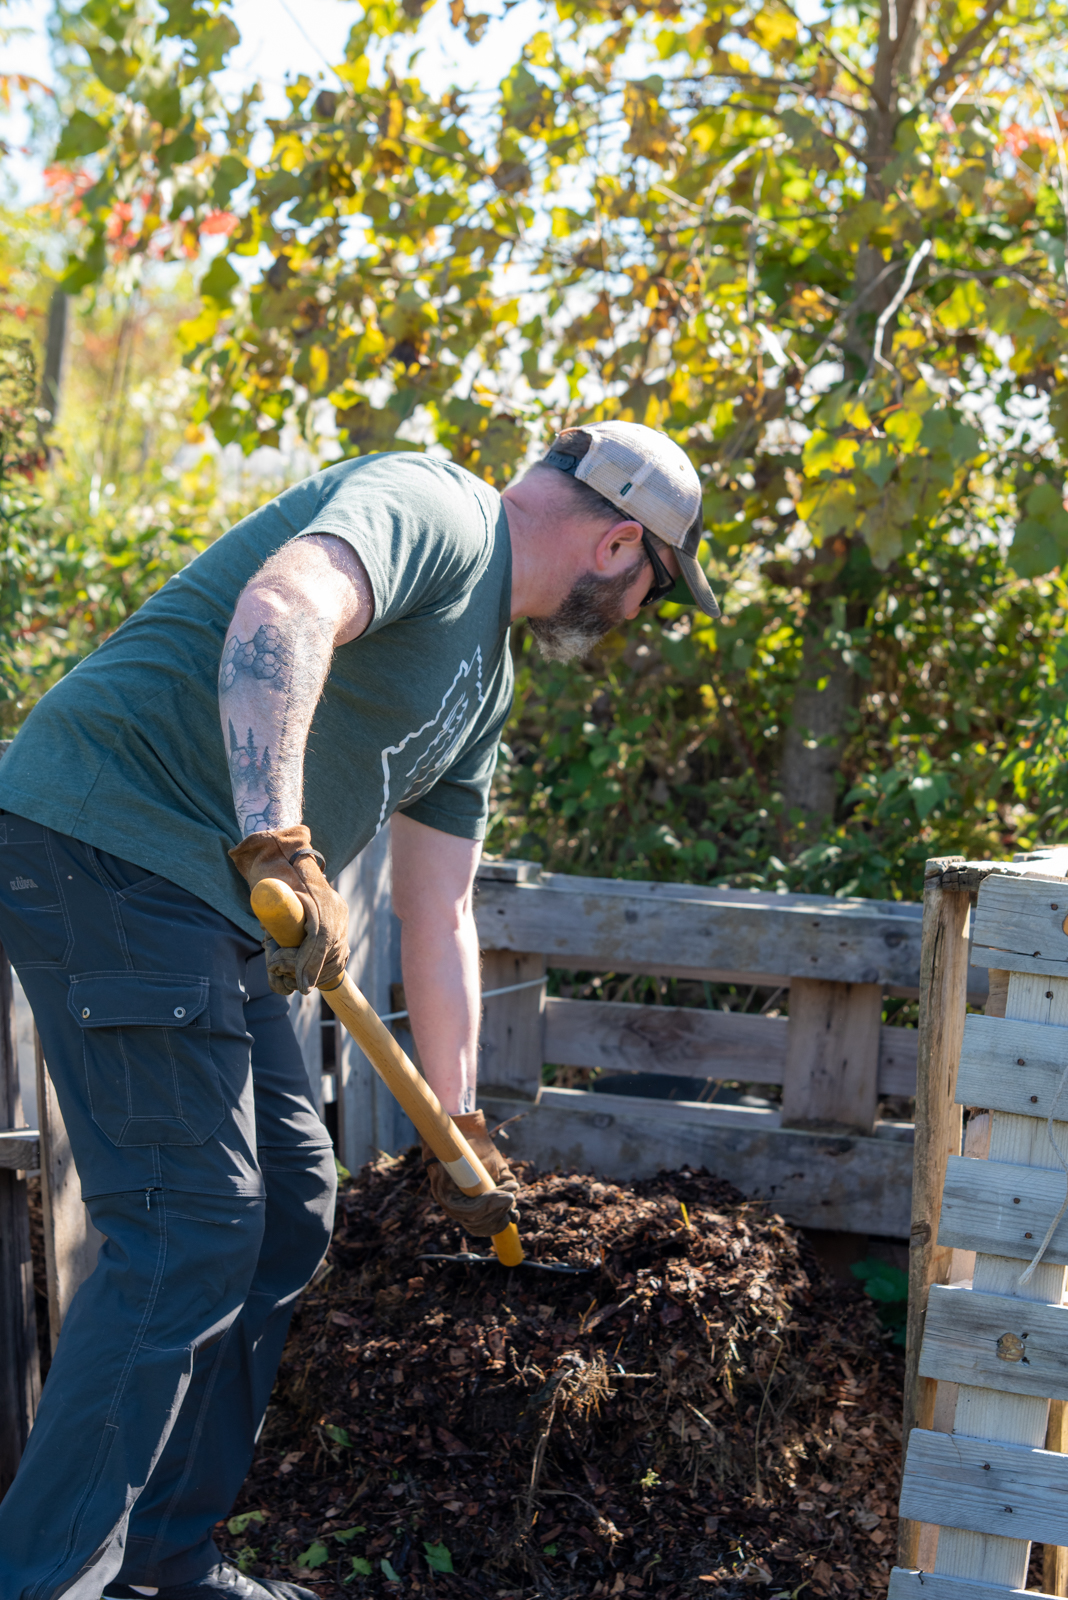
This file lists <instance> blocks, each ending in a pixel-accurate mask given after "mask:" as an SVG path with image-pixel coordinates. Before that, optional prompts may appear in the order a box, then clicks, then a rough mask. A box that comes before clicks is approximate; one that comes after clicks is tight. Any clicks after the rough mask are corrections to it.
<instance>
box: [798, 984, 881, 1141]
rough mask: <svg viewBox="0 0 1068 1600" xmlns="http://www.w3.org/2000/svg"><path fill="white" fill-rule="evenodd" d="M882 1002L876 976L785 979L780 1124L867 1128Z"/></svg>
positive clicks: (873, 1105)
mask: <svg viewBox="0 0 1068 1600" xmlns="http://www.w3.org/2000/svg"><path fill="white" fill-rule="evenodd" d="M882 1010H883V991H882V985H881V984H878V983H828V982H825V981H824V980H822V979H819V978H794V979H793V980H792V981H791V984H790V1030H789V1035H788V1039H787V1046H786V1061H785V1064H784V1067H783V1079H782V1120H783V1126H784V1127H793V1128H833V1129H848V1130H849V1131H850V1132H856V1133H870V1132H871V1130H872V1127H873V1125H874V1122H875V1112H876V1109H877V1106H878V1100H879V1093H878V1075H879V1029H880V1027H881V1024H882Z"/></svg>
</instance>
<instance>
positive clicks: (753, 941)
mask: <svg viewBox="0 0 1068 1600" xmlns="http://www.w3.org/2000/svg"><path fill="white" fill-rule="evenodd" d="M701 895H702V897H701V898H700V899H698V898H696V897H686V898H681V897H676V898H671V897H669V895H668V894H666V893H665V894H662V895H656V894H652V893H650V892H649V890H648V888H647V886H644V885H641V884H627V883H623V882H616V883H614V884H611V886H609V884H608V882H607V881H605V880H601V879H596V878H588V879H578V878H564V879H562V880H558V879H556V878H551V877H550V878H543V879H541V880H539V881H538V882H536V883H517V884H508V883H500V882H496V881H492V880H491V881H488V882H487V881H480V885H479V894H478V898H477V900H476V903H475V916H476V920H477V923H478V934H479V943H480V945H481V946H482V947H483V949H487V950H538V951H542V952H543V953H544V954H545V957H546V960H547V962H548V963H549V965H551V966H572V967H578V966H580V965H581V966H586V965H590V966H592V967H593V968H594V969H595V970H596V969H605V968H616V969H617V970H618V969H620V968H621V967H622V965H623V964H624V963H626V964H628V965H629V967H630V970H639V971H645V972H650V973H656V972H662V971H664V970H665V966H664V964H665V962H667V963H668V964H669V965H670V967H671V969H672V970H673V971H676V972H686V973H688V974H693V975H695V976H701V975H703V974H706V973H709V972H717V973H719V972H725V973H739V972H745V973H751V974H754V975H757V981H759V982H762V983H773V982H777V981H779V980H780V979H782V978H783V977H784V976H785V977H789V976H794V977H806V978H825V979H828V980H830V981H833V982H838V983H881V984H882V985H883V986H884V987H885V986H887V985H905V986H911V987H915V986H916V985H917V984H918V982H919V970H920V917H921V911H920V907H919V906H914V905H908V904H906V903H904V902H886V903H881V902H869V901H857V902H848V901H841V900H839V901H836V900H832V899H824V898H822V897H820V896H818V895H813V896H805V897H801V896H796V897H790V896H772V897H770V903H769V901H768V900H765V901H764V902H763V903H755V902H754V899H753V898H752V897H750V896H747V895H746V894H745V893H744V892H738V891H719V892H718V893H715V892H713V891H701ZM802 898H803V899H804V900H805V902H806V903H805V904H804V905H803V906H802V905H798V904H797V903H796V901H797V900H799V899H802ZM791 899H792V900H793V902H794V903H791V904H786V903H784V902H786V901H788V900H791Z"/></svg>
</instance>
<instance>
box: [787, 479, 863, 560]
mask: <svg viewBox="0 0 1068 1600" xmlns="http://www.w3.org/2000/svg"><path fill="white" fill-rule="evenodd" d="M856 499H857V492H856V489H855V487H854V485H853V484H852V483H850V482H849V481H848V480H847V479H844V478H825V479H822V480H821V481H820V482H819V483H814V484H811V485H809V486H808V492H807V493H806V494H805V496H804V498H803V499H802V500H801V502H800V503H799V505H798V507H797V512H798V515H799V516H800V517H801V518H802V520H803V521H804V522H805V523H807V525H808V529H809V532H810V533H811V534H812V537H813V539H814V540H815V541H816V543H817V544H823V543H824V542H825V541H826V540H827V539H833V537H834V535H835V534H836V533H841V532H842V530H843V529H846V528H848V529H849V530H850V531H851V530H852V526H853V523H854V522H855V520H856Z"/></svg>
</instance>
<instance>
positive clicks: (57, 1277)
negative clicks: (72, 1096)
mask: <svg viewBox="0 0 1068 1600" xmlns="http://www.w3.org/2000/svg"><path fill="white" fill-rule="evenodd" d="M34 1046H35V1050H36V1055H37V1116H38V1119H39V1121H40V1124H41V1209H42V1212H43V1214H44V1236H45V1272H46V1276H47V1279H48V1332H49V1338H50V1340H51V1344H52V1349H53V1350H54V1349H55V1348H56V1345H57V1344H58V1342H59V1334H60V1329H61V1328H62V1326H63V1319H64V1317H65V1316H66V1315H67V1311H68V1309H69V1307H70V1303H71V1301H72V1300H73V1299H74V1296H75V1294H76V1293H77V1291H78V1290H79V1289H80V1288H81V1285H82V1284H83V1283H84V1282H85V1280H86V1278H87V1277H88V1276H89V1274H90V1273H91V1272H92V1270H93V1268H94V1267H95V1266H96V1258H97V1252H98V1251H99V1249H100V1246H101V1244H102V1243H103V1235H102V1234H100V1233H99V1232H98V1231H97V1229H96V1228H95V1227H94V1226H93V1224H92V1222H91V1221H90V1220H89V1213H88V1211H87V1210H86V1208H85V1202H84V1201H83V1199H82V1185H81V1180H80V1179H79V1177H78V1171H77V1168H76V1167H75V1165H74V1156H73V1154H72V1152H71V1147H70V1139H69V1138H68V1137H67V1130H66V1127H65V1126H64V1123H63V1116H62V1113H61V1112H60V1109H59V1101H58V1100H57V1098H56V1091H55V1089H54V1087H53V1085H52V1080H51V1078H50V1077H49V1076H48V1071H47V1068H46V1066H45V1060H44V1055H43V1053H42V1051H41V1041H40V1039H39V1037H38V1035H37V1030H36V1029H34Z"/></svg>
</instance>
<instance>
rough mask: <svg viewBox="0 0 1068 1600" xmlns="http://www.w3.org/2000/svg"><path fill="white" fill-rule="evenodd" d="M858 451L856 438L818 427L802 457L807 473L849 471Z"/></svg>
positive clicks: (807, 443) (806, 445)
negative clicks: (828, 431)
mask: <svg viewBox="0 0 1068 1600" xmlns="http://www.w3.org/2000/svg"><path fill="white" fill-rule="evenodd" d="M856 453H857V440H856V439H851V438H850V437H849V436H848V435H844V436H843V435H835V434H833V433H825V432H824V431H823V429H822V428H817V429H816V430H815V432H814V433H813V434H812V435H811V437H810V438H809V439H808V441H807V442H806V444H805V449H804V454H803V457H802V459H803V461H804V466H805V471H806V473H818V472H849V471H850V470H851V468H852V466H853V459H854V457H855V456H856Z"/></svg>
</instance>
